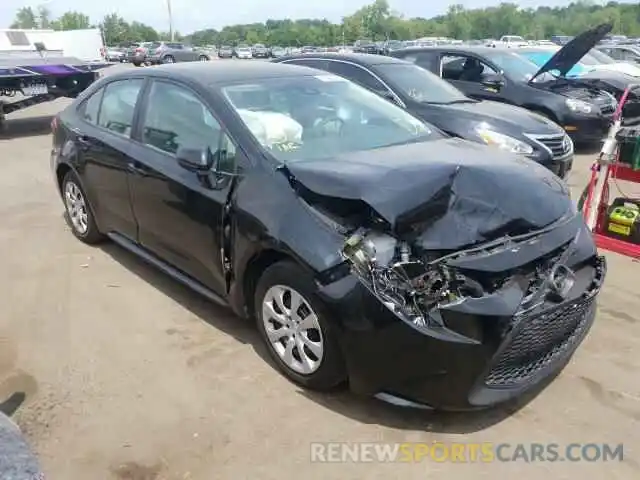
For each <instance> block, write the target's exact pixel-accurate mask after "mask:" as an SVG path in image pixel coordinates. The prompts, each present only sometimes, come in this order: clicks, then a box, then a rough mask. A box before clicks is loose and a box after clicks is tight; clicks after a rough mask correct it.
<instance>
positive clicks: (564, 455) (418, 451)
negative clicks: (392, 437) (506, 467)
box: [311, 442, 624, 463]
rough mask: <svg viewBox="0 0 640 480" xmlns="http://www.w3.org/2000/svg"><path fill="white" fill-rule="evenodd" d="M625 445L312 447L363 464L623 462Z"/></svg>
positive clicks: (333, 458)
mask: <svg viewBox="0 0 640 480" xmlns="http://www.w3.org/2000/svg"><path fill="white" fill-rule="evenodd" d="M623 460H624V445H623V444H621V443H620V444H609V443H568V444H558V443H491V442H487V443H441V442H435V443H340V442H335V443H332V442H327V443H322V442H316V443H312V444H311V461H312V462H319V463H323V462H324V463H345V462H352V463H354V462H355V463H360V462H384V463H387V462H404V463H409V462H414V463H417V462H424V461H431V462H441V463H444V462H451V463H476V462H478V463H492V462H522V463H539V462H621V461H623Z"/></svg>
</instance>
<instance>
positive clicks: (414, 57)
mask: <svg viewBox="0 0 640 480" xmlns="http://www.w3.org/2000/svg"><path fill="white" fill-rule="evenodd" d="M400 58H402V59H403V60H406V61H407V62H412V63H415V64H416V65H418V66H419V67H422V68H424V69H425V70H429V71H430V72H434V73H436V74H439V73H440V72H439V71H438V59H437V56H434V55H429V54H425V53H419V52H417V53H407V54H405V55H404V56H402V57H400Z"/></svg>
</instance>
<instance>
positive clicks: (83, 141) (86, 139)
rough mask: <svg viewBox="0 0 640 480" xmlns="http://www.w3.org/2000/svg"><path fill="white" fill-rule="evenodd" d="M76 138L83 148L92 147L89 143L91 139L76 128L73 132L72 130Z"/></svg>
mask: <svg viewBox="0 0 640 480" xmlns="http://www.w3.org/2000/svg"><path fill="white" fill-rule="evenodd" d="M71 131H72V132H73V133H74V134H75V136H76V141H77V142H78V143H79V144H80V145H82V146H83V147H89V146H90V145H91V142H90V141H89V137H87V136H86V135H85V134H84V133H82V132H81V131H80V130H79V129H77V128H74V129H73V130H71Z"/></svg>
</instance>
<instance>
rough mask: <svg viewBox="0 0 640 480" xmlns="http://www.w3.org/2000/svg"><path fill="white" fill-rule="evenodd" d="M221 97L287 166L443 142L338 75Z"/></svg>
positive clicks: (279, 81) (277, 82) (278, 81)
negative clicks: (294, 162)
mask: <svg viewBox="0 0 640 480" xmlns="http://www.w3.org/2000/svg"><path fill="white" fill-rule="evenodd" d="M222 92H223V94H224V96H225V97H226V98H227V100H228V101H229V103H230V104H231V105H232V107H233V108H234V109H235V111H236V112H237V113H238V115H239V116H240V118H241V119H242V121H243V122H244V124H245V126H246V127H247V128H248V130H249V131H250V132H251V134H252V135H253V137H254V138H255V139H256V140H257V141H258V142H259V143H260V144H261V145H262V147H264V148H265V150H267V151H269V152H270V153H271V154H272V155H273V156H274V157H276V158H277V159H278V160H280V161H283V162H284V161H292V160H310V159H317V158H327V157H335V156H337V155H341V154H345V153H349V152H358V151H364V150H372V149H376V148H382V147H386V146H391V145H403V144H408V143H415V142H424V141H429V140H434V139H437V138H443V135H442V134H441V133H439V132H438V131H437V130H435V129H433V128H431V127H429V126H427V125H425V124H424V122H422V121H421V120H419V119H417V118H415V117H414V116H412V115H410V114H409V113H407V112H406V111H405V110H403V109H402V108H400V107H398V106H396V105H394V104H393V103H391V102H389V101H388V100H385V99H383V98H381V97H380V96H378V95H377V94H375V93H373V92H370V91H369V90H367V89H365V88H363V87H360V86H358V85H356V84H355V83H352V82H350V81H348V80H346V79H343V78H342V77H338V76H336V75H331V74H318V75H316V76H304V77H300V76H299V77H287V78H275V79H261V80H258V81H256V82H255V83H251V84H243V85H229V86H226V87H223V89H222Z"/></svg>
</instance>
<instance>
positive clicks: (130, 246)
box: [107, 232, 229, 307]
mask: <svg viewBox="0 0 640 480" xmlns="http://www.w3.org/2000/svg"><path fill="white" fill-rule="evenodd" d="M107 236H108V237H109V238H110V239H111V240H113V242H114V243H117V244H118V245H120V246H121V247H123V248H125V249H126V250H128V251H130V252H131V253H133V254H134V255H136V256H138V257H140V258H141V259H142V260H144V261H145V262H147V263H149V264H150V265H152V266H154V267H155V268H157V269H158V270H161V271H162V272H164V273H166V274H167V275H169V276H170V277H172V278H173V279H175V280H177V281H178V282H180V283H182V284H183V285H185V286H187V287H189V288H190V289H191V290H193V291H194V292H196V293H199V294H200V295H202V296H204V297H206V298H208V299H209V300H211V301H212V302H214V303H217V304H218V305H222V306H223V307H228V306H229V304H228V303H227V301H226V300H225V299H224V298H222V297H221V296H220V295H218V294H217V293H215V292H214V291H213V290H211V289H209V288H207V287H205V286H204V285H202V284H201V283H200V282H198V281H196V280H194V279H192V278H191V277H189V276H188V275H186V274H184V273H182V272H181V271H180V270H178V269H177V268H175V267H173V266H171V265H169V264H168V263H166V262H165V261H164V260H161V259H160V258H158V257H157V256H155V255H153V254H152V253H149V252H148V251H147V250H145V249H144V248H142V247H141V246H139V245H137V244H136V243H134V242H132V241H131V240H129V239H128V238H127V237H125V236H123V235H120V234H119V233H115V232H110V233H107Z"/></svg>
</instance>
